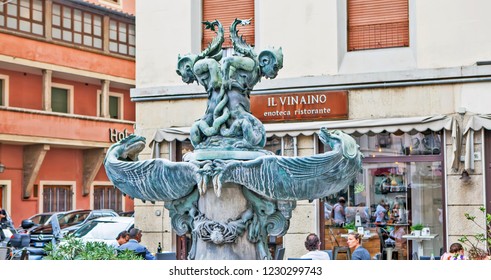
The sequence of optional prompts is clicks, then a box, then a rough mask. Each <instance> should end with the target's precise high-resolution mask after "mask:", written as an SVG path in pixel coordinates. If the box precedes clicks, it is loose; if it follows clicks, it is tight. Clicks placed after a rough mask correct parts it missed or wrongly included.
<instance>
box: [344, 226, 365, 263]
mask: <svg viewBox="0 0 491 280" xmlns="http://www.w3.org/2000/svg"><path fill="white" fill-rule="evenodd" d="M347 242H348V247H349V248H350V250H351V259H352V260H370V253H369V252H368V250H367V249H365V248H363V246H361V235H360V234H359V233H357V232H351V233H348V241H347Z"/></svg>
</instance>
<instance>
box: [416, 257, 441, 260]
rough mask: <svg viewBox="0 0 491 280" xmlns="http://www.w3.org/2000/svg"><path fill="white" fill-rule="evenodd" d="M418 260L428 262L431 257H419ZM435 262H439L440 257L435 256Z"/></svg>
mask: <svg viewBox="0 0 491 280" xmlns="http://www.w3.org/2000/svg"><path fill="white" fill-rule="evenodd" d="M419 260H421V261H429V260H431V257H430V256H421V257H420V258H419ZM435 260H437V261H438V260H440V256H435Z"/></svg>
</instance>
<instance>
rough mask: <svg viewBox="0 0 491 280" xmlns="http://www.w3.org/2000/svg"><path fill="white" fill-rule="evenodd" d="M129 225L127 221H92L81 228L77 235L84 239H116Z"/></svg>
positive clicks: (75, 234)
mask: <svg viewBox="0 0 491 280" xmlns="http://www.w3.org/2000/svg"><path fill="white" fill-rule="evenodd" d="M127 227H128V224H127V223H116V222H110V221H91V222H90V223H88V224H86V225H84V226H82V227H81V228H79V229H78V230H77V231H76V232H75V233H74V236H75V237H80V238H84V239H104V240H113V239H116V237H117V236H118V234H119V233H120V232H121V231H123V230H125V229H126V228H127Z"/></svg>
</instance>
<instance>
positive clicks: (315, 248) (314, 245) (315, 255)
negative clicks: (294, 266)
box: [301, 233, 331, 260]
mask: <svg viewBox="0 0 491 280" xmlns="http://www.w3.org/2000/svg"><path fill="white" fill-rule="evenodd" d="M320 248H321V241H320V239H319V237H318V236H317V234H315V233H311V234H309V235H307V238H306V239H305V249H307V250H308V251H309V252H308V253H307V254H305V255H303V256H302V257H301V258H302V259H313V260H330V259H331V258H330V257H329V254H328V253H327V252H324V251H320Z"/></svg>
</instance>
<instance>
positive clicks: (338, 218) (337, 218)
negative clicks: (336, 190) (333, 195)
mask: <svg viewBox="0 0 491 280" xmlns="http://www.w3.org/2000/svg"><path fill="white" fill-rule="evenodd" d="M345 203H346V200H345V199H344V197H342V196H341V197H339V199H338V203H336V204H334V206H333V207H332V210H331V211H332V215H331V216H332V219H333V223H334V225H335V226H338V227H342V226H344V223H345V222H346V214H345V212H344V205H345Z"/></svg>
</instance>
